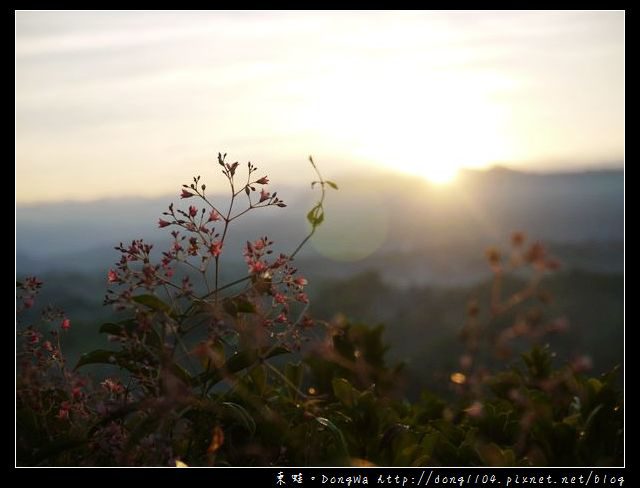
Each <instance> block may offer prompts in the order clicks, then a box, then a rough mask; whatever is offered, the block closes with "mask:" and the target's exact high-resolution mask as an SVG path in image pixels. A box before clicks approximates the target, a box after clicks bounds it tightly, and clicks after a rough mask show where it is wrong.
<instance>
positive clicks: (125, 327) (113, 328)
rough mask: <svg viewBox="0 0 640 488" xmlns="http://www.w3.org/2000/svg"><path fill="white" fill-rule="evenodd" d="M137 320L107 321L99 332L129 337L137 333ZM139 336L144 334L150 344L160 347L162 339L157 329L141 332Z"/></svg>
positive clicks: (146, 341)
mask: <svg viewBox="0 0 640 488" xmlns="http://www.w3.org/2000/svg"><path fill="white" fill-rule="evenodd" d="M136 325H137V322H136V321H135V320H133V319H127V320H123V321H121V322H115V323H113V322H107V323H105V324H102V325H101V326H100V329H99V332H100V333H102V334H110V335H114V336H118V337H127V336H131V335H134V334H135V333H136ZM139 336H144V338H145V343H146V344H148V345H149V346H152V347H155V348H160V346H161V343H162V341H161V340H160V336H159V335H158V333H157V332H156V330H155V329H149V330H147V331H145V332H144V333H139Z"/></svg>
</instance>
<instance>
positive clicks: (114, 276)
mask: <svg viewBox="0 0 640 488" xmlns="http://www.w3.org/2000/svg"><path fill="white" fill-rule="evenodd" d="M107 281H108V282H109V283H117V282H118V273H116V272H115V271H114V270H112V269H110V270H109V272H108V273H107Z"/></svg>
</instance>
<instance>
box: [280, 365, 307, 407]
mask: <svg viewBox="0 0 640 488" xmlns="http://www.w3.org/2000/svg"><path fill="white" fill-rule="evenodd" d="M303 375H304V369H303V366H302V363H300V362H298V363H287V364H286V365H285V366H284V376H285V378H287V379H288V380H289V383H291V384H288V385H287V389H288V390H289V393H290V394H291V396H292V397H294V398H295V397H297V395H298V392H297V391H296V390H300V385H302V377H303Z"/></svg>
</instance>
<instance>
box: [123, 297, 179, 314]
mask: <svg viewBox="0 0 640 488" xmlns="http://www.w3.org/2000/svg"><path fill="white" fill-rule="evenodd" d="M131 299H132V300H133V301H134V302H136V303H139V304H140V305H144V306H145V307H149V308H150V309H152V310H156V311H158V312H164V313H166V314H167V315H169V316H172V312H171V307H170V306H169V305H168V304H167V303H165V302H163V301H162V300H160V299H159V298H158V297H157V296H155V295H137V296H135V297H132V298H131Z"/></svg>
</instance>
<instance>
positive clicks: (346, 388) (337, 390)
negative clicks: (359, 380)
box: [331, 378, 355, 407]
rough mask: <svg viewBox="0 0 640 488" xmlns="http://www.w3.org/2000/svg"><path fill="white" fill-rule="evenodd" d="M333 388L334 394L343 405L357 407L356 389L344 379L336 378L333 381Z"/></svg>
mask: <svg viewBox="0 0 640 488" xmlns="http://www.w3.org/2000/svg"><path fill="white" fill-rule="evenodd" d="M331 386H332V387H333V394H334V395H335V396H336V398H337V399H338V400H340V402H341V403H342V404H343V405H346V406H347V407H353V406H354V405H355V395H354V393H355V392H354V388H353V386H351V383H349V382H348V381H347V380H346V379H344V378H334V379H333V380H332V381H331Z"/></svg>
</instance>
